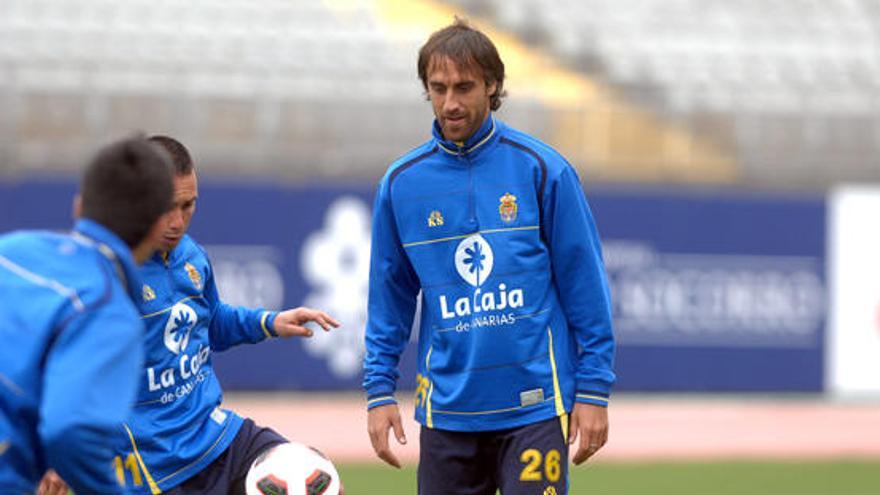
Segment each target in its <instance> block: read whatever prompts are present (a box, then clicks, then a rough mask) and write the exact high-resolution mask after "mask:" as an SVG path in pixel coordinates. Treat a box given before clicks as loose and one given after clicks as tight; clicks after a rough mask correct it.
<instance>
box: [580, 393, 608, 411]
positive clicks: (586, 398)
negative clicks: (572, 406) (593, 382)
mask: <svg viewBox="0 0 880 495" xmlns="http://www.w3.org/2000/svg"><path fill="white" fill-rule="evenodd" d="M608 399H609V397H608V394H605V393H602V392H596V391H592V390H578V392H577V394H576V395H575V401H576V402H580V403H582V404H593V405H594V406H602V407H608Z"/></svg>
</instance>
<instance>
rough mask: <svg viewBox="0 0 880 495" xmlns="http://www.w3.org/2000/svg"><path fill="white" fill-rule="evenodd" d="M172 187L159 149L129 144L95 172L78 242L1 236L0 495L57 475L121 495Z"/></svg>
mask: <svg viewBox="0 0 880 495" xmlns="http://www.w3.org/2000/svg"><path fill="white" fill-rule="evenodd" d="M172 188H173V184H172V172H171V164H170V162H169V161H168V157H167V155H166V154H165V153H164V152H163V151H162V150H161V149H160V148H159V147H158V146H156V145H154V144H151V143H148V142H147V141H145V140H143V139H130V140H126V141H122V142H119V143H116V144H113V145H111V146H108V147H106V148H104V149H103V150H102V151H101V152H100V153H98V155H97V156H96V157H95V158H94V159H93V161H92V162H91V163H90V164H89V165H88V167H87V168H86V170H85V172H84V174H83V177H82V181H81V184H80V196H79V200H78V202H77V204H78V206H77V207H76V209H77V210H79V214H78V216H79V220H77V221H76V223H75V224H74V227H73V231H72V232H71V233H70V234H61V233H50V232H40V231H20V232H13V233H10V234H6V235H4V236H2V237H0V343H2V344H0V493H9V494H12V493H16V494H23V493H34V491H35V490H36V489H37V482H38V480H39V479H40V476H41V475H43V473H44V472H45V471H46V470H47V469H48V468H52V469H54V470H56V471H57V472H58V473H60V474H61V476H63V477H64V478H65V479H66V480H67V482H68V483H69V484H70V486H71V487H72V488H73V489H74V490H76V492H78V493H81V494H87V493H88V494H105V493H108V494H110V493H121V492H122V488H121V487H120V486H119V484H118V483H117V482H116V479H115V477H114V476H113V475H112V472H111V471H110V470H109V469H107V467H108V466H110V462H111V459H112V454H111V450H110V445H111V443H112V434H113V432H115V431H116V429H117V428H118V427H119V423H120V421H122V420H123V419H125V418H126V417H127V416H128V413H129V411H130V410H131V407H132V404H133V403H134V398H135V394H136V392H137V385H138V381H139V378H140V374H141V363H142V360H143V346H142V343H141V340H142V338H143V329H144V328H143V322H142V321H141V318H140V315H139V313H138V311H137V308H135V306H134V305H133V304H132V300H131V298H132V297H134V296H135V295H137V296H138V297H139V296H140V293H141V283H140V275H139V272H138V270H137V267H136V266H135V264H136V263H141V262H143V261H144V260H145V259H146V258H147V257H149V256H150V255H151V254H152V252H153V250H154V249H155V248H156V240H157V239H158V237H159V235H158V234H161V229H162V222H161V221H160V217H161V216H162V215H163V214H164V213H165V212H167V211H168V209H169V208H170V206H171V201H172Z"/></svg>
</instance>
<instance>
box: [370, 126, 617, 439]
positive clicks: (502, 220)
mask: <svg viewBox="0 0 880 495" xmlns="http://www.w3.org/2000/svg"><path fill="white" fill-rule="evenodd" d="M373 215H374V216H373V233H372V258H371V266H370V291H369V308H368V311H369V316H368V322H367V329H366V347H367V354H366V359H365V364H364V388H365V389H366V392H367V401H368V407H369V408H372V407H376V406H380V405H383V404H388V403H393V402H395V399H394V396H393V394H394V391H395V389H396V384H397V379H398V371H397V364H398V360H399V356H400V354H401V352H402V351H403V349H404V346H405V345H406V343H407V341H408V340H409V336H410V331H411V327H412V324H413V320H414V313H415V310H416V301H417V295H418V294H419V291H421V297H422V300H421V313H420V319H419V321H420V324H419V325H420V328H419V343H418V349H419V355H418V358H419V359H418V362H419V369H418V372H419V375H418V377H417V384H416V385H417V389H416V413H415V415H416V420H417V421H419V422H420V423H422V424H423V425H426V426H428V427H430V428H438V429H444V430H456V431H484V430H498V429H503V428H513V427H518V426H522V425H526V424H530V423H534V422H537V421H542V420H545V419H549V418H552V417H554V416H562V415H564V414H565V413H566V412H570V410H571V408H572V406H573V403H574V401H580V402H587V403H591V404H597V405H602V406H604V405H607V403H608V396H609V393H610V391H611V386H612V383H613V382H614V380H615V376H614V373H613V371H612V365H613V354H614V338H613V334H612V327H611V306H610V298H609V291H608V283H607V280H606V275H605V269H604V265H603V261H602V255H601V249H600V245H599V236H598V233H597V231H596V227H595V224H594V222H593V217H592V214H591V213H590V209H589V207H588V206H587V202H586V199H585V198H584V194H583V191H582V189H581V186H580V182H579V180H578V177H577V174H576V173H575V170H574V169H573V168H572V167H571V166H570V165H569V164H568V163H567V162H566V161H565V159H564V158H563V157H562V156H561V155H559V154H558V153H557V152H555V151H554V150H553V149H551V148H550V147H549V146H547V145H546V144H544V143H542V142H540V141H538V140H537V139H535V138H533V137H531V136H528V135H526V134H524V133H522V132H519V131H516V130H514V129H512V128H510V127H507V126H506V125H505V124H504V123H502V122H500V121H498V120H496V119H495V118H494V117H493V116H491V115H490V117H489V118H488V119H487V120H486V121H485V122H484V123H483V125H482V126H481V128H480V129H479V130H478V131H477V132H476V133H474V135H473V136H472V137H471V138H470V139H468V141H467V142H465V143H454V142H449V141H445V140H444V139H443V138H442V135H441V133H440V131H439V127H438V125H437V123H436V122H435V123H434V136H433V139H431V140H430V141H428V142H426V143H425V144H423V145H421V146H420V147H418V148H416V149H415V150H413V151H411V152H410V153H408V154H407V155H405V156H404V157H402V158H400V159H399V160H397V161H396V162H395V163H394V164H393V165H392V166H391V167H390V168H389V170H388V172H387V173H386V175H385V176H384V177H383V179H382V181H381V182H380V184H379V189H378V193H377V196H376V203H375V209H374V213H373Z"/></svg>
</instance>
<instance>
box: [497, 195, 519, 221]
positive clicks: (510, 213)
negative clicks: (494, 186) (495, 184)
mask: <svg viewBox="0 0 880 495" xmlns="http://www.w3.org/2000/svg"><path fill="white" fill-rule="evenodd" d="M499 201H500V202H501V204H500V205H499V206H498V213H500V214H501V221H503V222H504V223H511V222H513V221H514V220H516V212H517V210H518V208H519V207H518V206H517V204H516V196H514V195H513V194H510V193H505V194H504V196H501V199H499Z"/></svg>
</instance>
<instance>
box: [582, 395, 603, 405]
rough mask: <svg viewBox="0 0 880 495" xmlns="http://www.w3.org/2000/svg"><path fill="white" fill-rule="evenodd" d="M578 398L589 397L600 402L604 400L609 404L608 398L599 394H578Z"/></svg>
mask: <svg viewBox="0 0 880 495" xmlns="http://www.w3.org/2000/svg"><path fill="white" fill-rule="evenodd" d="M577 398H578V399H589V400H597V401H599V402H604V403H605V404H608V398H606V397H600V396H598V395H587V394H577Z"/></svg>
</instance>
